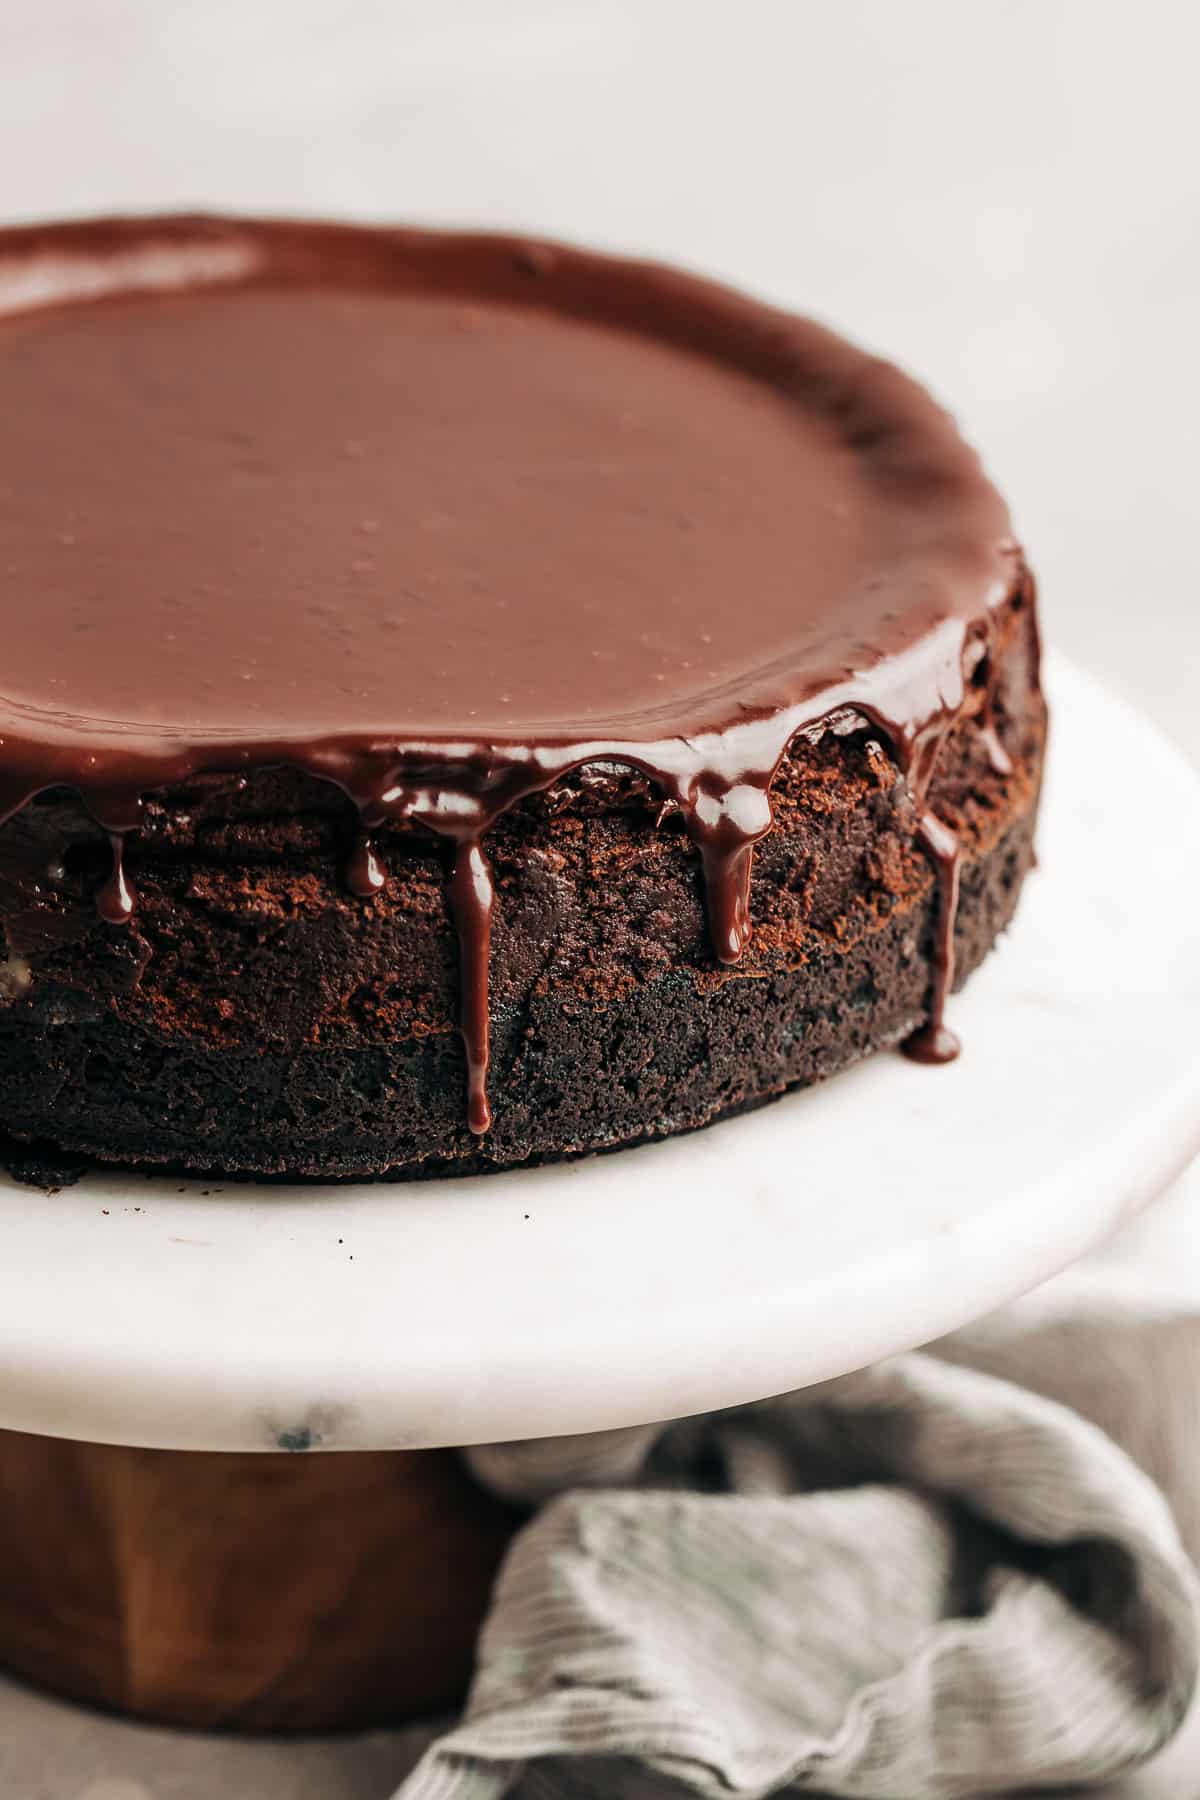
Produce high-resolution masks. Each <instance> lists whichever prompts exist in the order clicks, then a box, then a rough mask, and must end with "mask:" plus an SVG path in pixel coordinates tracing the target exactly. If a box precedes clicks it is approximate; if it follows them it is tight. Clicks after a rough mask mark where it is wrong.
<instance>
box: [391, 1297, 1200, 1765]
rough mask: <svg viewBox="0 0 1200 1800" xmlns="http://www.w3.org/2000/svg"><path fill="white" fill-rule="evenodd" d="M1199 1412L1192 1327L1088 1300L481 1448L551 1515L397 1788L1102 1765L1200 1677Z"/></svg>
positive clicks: (539, 1520)
mask: <svg viewBox="0 0 1200 1800" xmlns="http://www.w3.org/2000/svg"><path fill="white" fill-rule="evenodd" d="M1055 1285H1056V1287H1058V1285H1059V1284H1055ZM1198 1422H1200V1313H1197V1312H1196V1311H1193V1310H1188V1309H1181V1308H1177V1307H1175V1308H1173V1307H1171V1306H1170V1305H1167V1304H1163V1305H1156V1304H1155V1303H1153V1302H1147V1301H1143V1300H1141V1299H1139V1300H1138V1301H1137V1302H1133V1301H1130V1302H1126V1301H1124V1300H1122V1298H1121V1297H1120V1295H1119V1294H1117V1295H1114V1294H1113V1293H1111V1292H1105V1291H1102V1292H1101V1293H1100V1294H1099V1295H1096V1294H1094V1293H1088V1292H1086V1291H1083V1292H1080V1293H1079V1294H1078V1295H1076V1297H1075V1299H1074V1301H1072V1300H1071V1299H1070V1298H1069V1297H1068V1298H1067V1299H1066V1300H1064V1299H1063V1298H1061V1297H1057V1298H1056V1304H1055V1307H1054V1309H1053V1311H1051V1312H1049V1313H1047V1312H1046V1311H1045V1310H1044V1309H1043V1308H1042V1307H1041V1306H1040V1303H1039V1302H1038V1301H1037V1300H1036V1299H1035V1300H1034V1301H1033V1302H1031V1303H1026V1304H1025V1305H1023V1306H1017V1307H1014V1308H1010V1309H1008V1310H1007V1311H1006V1312H1005V1313H1003V1314H1000V1315H996V1316H995V1317H993V1318H992V1319H990V1320H988V1321H985V1322H984V1324H983V1325H981V1326H978V1327H974V1328H972V1329H971V1330H969V1331H964V1332H961V1333H958V1334H956V1335H955V1336H953V1337H951V1338H947V1339H944V1340H943V1341H942V1342H940V1343H939V1344H937V1345H936V1346H934V1347H933V1348H932V1349H930V1350H926V1351H921V1352H913V1353H911V1354H909V1355H904V1356H898V1357H895V1358H893V1359H892V1360H890V1361H888V1362H885V1363H881V1364H879V1365H877V1366H876V1367H874V1368H871V1369H867V1370H864V1371H863V1372H861V1373H859V1374H857V1375H852V1376H849V1377H846V1378H845V1379H843V1380H839V1381H835V1382H830V1383H826V1384H825V1385H823V1386H822V1387H819V1388H812V1389H808V1390H806V1391H804V1392H801V1393H796V1394H790V1395H786V1396H784V1397H782V1398H780V1399H776V1400H772V1401H768V1402H765V1403H763V1404H761V1405H757V1406H751V1407H745V1408H739V1409H737V1410H734V1411H728V1412H723V1413H718V1414H714V1415H711V1416H710V1417H707V1418H702V1419H694V1420H686V1421H683V1422H681V1423H677V1424H672V1425H665V1426H647V1427H640V1428H637V1429H634V1430H630V1431H617V1432H603V1433H598V1434H596V1435H593V1436H590V1437H579V1438H560V1439H548V1440H544V1441H538V1442H532V1443H520V1444H507V1445H492V1446H488V1447H486V1448H482V1449H477V1450H474V1451H470V1452H467V1453H466V1454H467V1455H468V1458H469V1460H470V1462H471V1465H472V1467H473V1468H474V1470H475V1472H476V1474H477V1475H478V1476H479V1478H480V1479H481V1480H482V1481H483V1482H484V1483H485V1484H486V1485H488V1486H490V1487H492V1488H493V1489H495V1490H496V1491H498V1492H500V1493H503V1494H505V1495H509V1496H515V1497H520V1498H523V1499H527V1500H530V1501H533V1502H540V1503H542V1504H541V1508H540V1511H539V1512H538V1513H537V1514H536V1516H535V1517H534V1518H533V1520H532V1522H531V1523H530V1524H529V1525H528V1526H527V1527H526V1528H525V1529H524V1530H523V1531H522V1532H521V1533H520V1534H519V1536H518V1537H517V1539H516V1540H515V1542H514V1544H513V1546H512V1548H511V1550H510V1553H509V1555H508V1558H507V1561H506V1563H505V1566H504V1568H503V1570H502V1572H501V1575H500V1579H499V1582H498V1584H497V1588H496V1592H495V1594H494V1597H493V1603H492V1610H491V1615H490V1617H489V1619H488V1621H487V1624H486V1626H485V1628H484V1631H483V1634H482V1637H481V1640H480V1645H479V1653H478V1671H477V1675H476V1679H475V1682H474V1685H473V1687H472V1690H471V1694H470V1698H469V1702H468V1705H467V1709H466V1713H465V1716H464V1718H463V1720H462V1723H461V1724H460V1725H459V1726H458V1727H457V1728H456V1729H454V1730H453V1731H451V1732H450V1733H449V1734H448V1735H447V1736H445V1737H443V1738H442V1739H441V1740H440V1741H438V1742H437V1743H435V1744H434V1745H433V1746H432V1747H431V1748H430V1749H429V1751H428V1752H427V1753H426V1755H425V1757H424V1758H423V1760H422V1761H421V1763H420V1764H419V1766H418V1767H417V1769H416V1770H415V1771H414V1772H413V1774H412V1775H411V1776H410V1777H409V1779H408V1780H407V1781H406V1782H405V1784H404V1786H403V1787H402V1789H401V1790H400V1795H401V1797H402V1800H493V1797H494V1796H500V1795H506V1794H513V1795H518V1796H520V1800H560V1797H561V1800H568V1797H569V1800H587V1797H590V1796H597V1797H599V1796H604V1797H605V1800H634V1797H635V1796H636V1800H657V1797H658V1796H660V1795H662V1796H666V1795H670V1794H675V1795H678V1794H679V1793H681V1792H691V1793H696V1794H701V1795H706V1796H714V1797H715V1796H747V1797H749V1796H757V1795H766V1794H771V1793H775V1792H777V1791H787V1792H795V1793H821V1794H828V1795H852V1796H861V1797H863V1800H949V1797H951V1796H957V1795H972V1794H985V1793H995V1792H1000V1791H1009V1790H1012V1789H1014V1788H1032V1787H1049V1786H1054V1787H1061V1786H1063V1785H1066V1784H1074V1783H1087V1782H1093V1781H1100V1780H1103V1779H1105V1778H1106V1777H1109V1776H1111V1775H1112V1774H1114V1773H1115V1772H1117V1771H1118V1770H1120V1769H1122V1768H1124V1767H1126V1766H1128V1765H1130V1764H1132V1763H1135V1762H1137V1761H1139V1760H1141V1759H1142V1758H1145V1757H1147V1756H1149V1755H1150V1754H1151V1753H1152V1752H1153V1751H1154V1750H1155V1749H1157V1748H1158V1747H1159V1746H1160V1745H1161V1744H1162V1743H1163V1742H1164V1741H1165V1740H1166V1739H1167V1738H1168V1737H1169V1736H1170V1734H1171V1733H1172V1732H1173V1731H1174V1730H1175V1728H1176V1727H1177V1725H1178V1724H1179V1722H1180V1721H1181V1719H1182V1717H1183V1714H1184V1712H1185V1710H1186V1707H1187V1704H1188V1701H1189V1698H1190V1696H1191V1693H1192V1689H1193V1686H1194V1684H1195V1680H1196V1672H1197V1656H1198V1648H1197V1646H1198V1638H1200V1613H1198V1608H1197V1590H1196V1585H1195V1580H1194V1576H1193V1572H1192V1568H1191V1565H1190V1563H1189V1561H1188V1557H1187V1554H1186V1552H1185V1550H1184V1548H1183V1545H1182V1544H1181V1541H1180V1537H1179V1533H1178V1531H1177V1529H1176V1525H1175V1523H1174V1521H1173V1519H1172V1513H1171V1506H1170V1505H1169V1504H1168V1500H1170V1502H1171V1503H1172V1504H1173V1505H1174V1507H1175V1512H1176V1516H1177V1517H1178V1518H1179V1519H1180V1521H1181V1523H1182V1524H1183V1526H1184V1529H1185V1530H1189V1529H1190V1530H1192V1531H1195V1530H1197V1529H1198V1528H1200V1513H1198V1512H1197V1495H1196V1493H1195V1492H1194V1489H1195V1488H1196V1485H1197V1484H1196V1481H1195V1476H1196V1473H1197V1468H1198V1462H1197V1456H1198V1450H1197V1438H1196V1426H1197V1423H1198ZM1139 1464H1140V1465H1141V1466H1139ZM1191 1548H1192V1549H1193V1551H1195V1550H1196V1548H1197V1544H1196V1542H1195V1541H1194V1540H1193V1542H1192V1545H1191Z"/></svg>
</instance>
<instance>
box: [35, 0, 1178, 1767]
mask: <svg viewBox="0 0 1200 1800" xmlns="http://www.w3.org/2000/svg"><path fill="white" fill-rule="evenodd" d="M1198 51H1200V25H1198V23H1197V15H1196V14H1195V13H1194V11H1193V10H1191V9H1186V8H1184V7H1182V6H1178V5H1176V4H1175V3H1174V0H1151V3H1149V4H1143V5H1141V6H1140V7H1138V8H1137V9H1136V12H1131V11H1130V10H1129V9H1127V8H1125V7H1117V6H1115V5H1112V4H1109V3H1108V0H1062V3H1060V0H1006V4H1005V5H1003V6H999V5H991V6H987V7H985V6H982V5H969V6H964V5H962V4H961V0H905V4H904V5H895V4H890V3H889V0H865V3H864V0H838V3H837V4H833V3H830V0H821V3H820V4H818V3H817V0H743V3H742V5H741V6H739V7H736V8H734V7H730V6H718V5H716V4H709V3H708V0H606V3H605V4H600V3H599V0H509V4H507V5H504V6H497V5H495V4H494V0H454V3H453V4H449V5H446V6H443V7H440V8H439V7H436V6H430V5H429V4H427V3H422V4H413V3H412V0H404V3H401V4H396V3H394V0H355V3H353V4H349V5H346V4H334V0H286V3H285V0H257V3H256V4H254V5H252V6H247V5H245V4H244V0H208V4H206V5H205V6H203V7H201V6H187V5H185V4H183V3H182V0H55V4H53V5H51V6H47V7H41V8H32V7H17V6H15V5H9V6H5V7H0V219H5V218H7V219H16V218H28V217H35V216H38V215H42V214H50V213H67V212H86V211H97V210H106V211H111V210H117V209H121V208H125V209H132V210H137V209H142V208H147V207H156V206H212V207H227V208H243V209H252V208H259V209H263V210H273V211H289V210H290V211H310V212H318V211H324V212H338V213H346V214H354V215H360V216H374V217H403V216H407V217H411V218H427V219H430V220H449V221H456V222H464V223H467V222H478V221H482V222H486V223H505V224H513V225H518V226H521V227H525V228H528V229H530V230H533V231H542V232H547V233H557V234H560V235H563V236H568V237H576V238H581V239H590V240H593V241H596V242H600V243H607V244H610V245H613V246H614V247H628V248H630V249H634V250H640V251H645V252H647V253H651V254H656V255H663V256H668V257H674V258H676V259H678V260H682V261H685V262H688V263H691V264H693V265H696V266H698V267H701V268H704V269H706V270H709V271H711V272H714V273H717V274H720V275H724V276H726V277H728V278H731V279H734V280H737V281H740V282H742V283H743V284H745V285H749V286H752V287H755V288H757V289H759V290H760V291H762V292H763V293H765V294H767V295H768V296H770V297H773V298H777V299H780V300H783V301H786V302H790V303H793V304H796V305H800V306H804V307H807V308H808V309H810V310H813V311H815V312H818V313H820V314H822V315H824V316H825V317H827V318H829V319H831V320H833V321H835V322H837V323H838V324H840V325H841V326H842V327H844V328H845V329H846V330H848V331H850V332H852V333H853V334H855V335H857V336H859V337H861V338H863V339H865V340H866V341H868V342H870V343H871V344H873V345H874V346H876V347H877V348H879V349H880V350H882V351H884V352H886V353H888V354H890V355H893V356H895V357H897V358H898V359H900V360H902V361H904V362H906V363H907V364H908V365H909V366H910V367H911V368H913V369H914V370H915V371H916V372H917V373H919V374H921V375H922V376H923V377H925V378H926V379H927V380H929V381H930V382H931V383H932V384H933V385H934V386H935V388H936V389H937V390H938V392H939V393H940V394H942V395H943V396H944V397H946V398H947V399H948V400H950V401H951V402H952V403H953V405H954V407H955V409H956V410H957V412H958V413H959V416H960V417H961V419H962V421H963V423H964V425H965V426H966V427H967V429H968V431H969V432H970V434H971V435H972V436H973V437H974V439H975V440H976V441H977V442H978V443H980V444H982V445H983V446H984V448H985V450H986V454H987V460H988V462H989V465H990V466H991V468H992V469H993V471H994V473H995V474H996V476H997V478H998V479H999V480H1000V482H1001V483H1002V485H1003V486H1004V488H1005V490H1006V492H1007V493H1008V494H1009V497H1010V499H1011V501H1012V503H1013V508H1014V512H1015V515H1016V519H1017V524H1018V528H1019V530H1020V531H1021V533H1022V535H1023V536H1024V537H1025V539H1026V540H1027V542H1028V543H1029V545H1030V546H1031V549H1032V552H1033V555H1034V560H1035V562H1036V566H1037V568H1038V571H1039V574H1040V577H1041V582H1042V590H1043V595H1044V602H1045V613H1046V624H1047V630H1048V633H1049V635H1050V636H1052V637H1053V639H1054V641H1055V642H1056V643H1057V644H1058V645H1060V646H1061V647H1062V648H1063V649H1065V650H1066V651H1067V652H1068V653H1069V654H1070V655H1072V656H1074V657H1076V658H1077V659H1078V660H1080V661H1081V662H1083V663H1084V664H1085V665H1087V666H1089V667H1091V668H1092V669H1093V670H1094V671H1096V672H1097V673H1099V674H1100V675H1101V676H1102V677H1104V678H1105V679H1107V680H1108V681H1109V682H1110V684H1111V685H1113V686H1114V687H1116V688H1119V689H1120V690H1122V691H1123V692H1125V693H1126V694H1127V695H1129V696H1130V697H1131V698H1132V699H1134V700H1136V701H1137V702H1138V703H1139V704H1140V705H1141V706H1142V707H1143V708H1144V709H1145V710H1146V711H1147V712H1149V713H1150V714H1151V715H1152V716H1154V717H1155V718H1157V719H1158V720H1159V721H1160V723H1161V724H1163V725H1164V727H1165V728H1166V729H1167V730H1168V731H1169V732H1170V733H1171V734H1172V735H1173V736H1174V737H1175V738H1176V739H1177V741H1179V742H1181V743H1182V744H1183V745H1184V746H1185V747H1186V748H1187V749H1188V750H1189V752H1190V753H1191V755H1192V756H1193V757H1195V758H1197V759H1200V709H1198V708H1197V707H1196V705H1195V702H1194V699H1193V691H1192V684H1193V682H1194V680H1195V678H1196V675H1197V672H1198V671H1200V599H1198V588H1200V553H1198V551H1197V522H1196V511H1197V504H1196V491H1195V490H1196V483H1197V474H1198V473H1200V431H1198V428H1197V418H1198V416H1200V391H1198V390H1200V377H1198V374H1197V357H1196V353H1195V348H1194V343H1195V324H1194V321H1195V318H1196V317H1197V315H1200V202H1198V193H1200V182H1198V177H1197V167H1198V162H1200V151H1198V131H1197V125H1196V115H1195V104H1194V92H1193V89H1194V72H1195V66H1196V57H1197V52H1198ZM1131 602H1132V605H1131V604H1130V603H1131ZM1103 755H1104V746H1103V745H1102V744H1100V745H1097V780H1098V781H1103ZM1119 829H1120V826H1119V823H1117V822H1114V831H1119ZM1110 868H1111V865H1110ZM1197 1200H1200V1181H1198V1180H1197V1177H1196V1174H1195V1172H1194V1171H1193V1174H1192V1175H1191V1176H1190V1177H1189V1178H1188V1180H1187V1182H1186V1183H1185V1184H1183V1186H1181V1188H1180V1189H1179V1190H1178V1192H1177V1195H1176V1197H1174V1198H1173V1199H1172V1200H1171V1202H1170V1203H1169V1204H1167V1205H1164V1206H1163V1207H1160V1208H1159V1209H1158V1211H1157V1212H1156V1213H1155V1214H1154V1215H1152V1216H1151V1217H1150V1218H1149V1219H1148V1220H1147V1221H1146V1222H1145V1223H1144V1224H1142V1225H1140V1226H1138V1227H1135V1228H1134V1231H1133V1233H1132V1234H1131V1235H1127V1237H1126V1239H1125V1240H1123V1241H1122V1243H1121V1245H1120V1246H1118V1247H1116V1248H1115V1249H1114V1251H1113V1253H1112V1254H1113V1255H1114V1256H1116V1257H1119V1258H1123V1259H1125V1261H1126V1262H1127V1264H1128V1266H1129V1268H1130V1269H1131V1270H1134V1271H1136V1270H1139V1269H1145V1270H1146V1271H1147V1276H1148V1278H1150V1277H1151V1275H1152V1274H1153V1272H1154V1271H1155V1270H1156V1269H1157V1270H1159V1271H1160V1272H1161V1273H1163V1274H1164V1275H1167V1276H1169V1277H1170V1278H1171V1279H1174V1280H1178V1279H1179V1278H1180V1276H1181V1274H1183V1273H1185V1272H1187V1271H1192V1272H1193V1278H1194V1279H1196V1280H1198V1281H1200V1228H1198V1227H1197V1223H1196V1220H1197V1207H1196V1204H1195V1202H1196V1201H1197ZM407 1761H408V1752H407V1748H406V1742H405V1740H404V1739H402V1738H396V1737H390V1736H386V1735H384V1736H380V1735H372V1736H371V1737H369V1738H366V1739H344V1740H336V1741H330V1742H324V1743H314V1744H297V1743H293V1744H290V1745H270V1744H249V1745H248V1744H238V1743H226V1742H222V1741H218V1740H209V1739H203V1738H195V1737H186V1736H181V1735H175V1734H171V1733H165V1732H158V1731H147V1730H143V1729H140V1728H137V1727H132V1726H128V1725H123V1724H120V1723H116V1722H112V1721H99V1720H95V1719H93V1718H91V1717H90V1716H89V1715H87V1714H84V1713H82V1712H79V1711H77V1710H75V1709H73V1708H70V1707H64V1706H59V1705H58V1704H56V1703H54V1702H51V1701H48V1700H45V1699H43V1698H40V1697H38V1696H33V1695H28V1694H26V1693H23V1692H21V1691H19V1690H17V1689H14V1688H8V1689H4V1688H0V1795H2V1796H3V1800H83V1797H84V1796H86V1797H87V1800H216V1797H218V1796H221V1797H223V1796H230V1797H231V1800H317V1796H320V1800H384V1796H386V1795H387V1794H389V1793H390V1791H391V1789H392V1788H393V1787H394V1785H395V1783H396V1782H397V1781H398V1780H399V1778H400V1776H401V1775H402V1774H403V1772H404V1770H405V1767H406V1766H407ZM1197 1792H1200V1718H1197V1719H1196V1720H1195V1721H1194V1722H1193V1727H1192V1728H1191V1729H1190V1730H1189V1732H1188V1733H1187V1734H1186V1735H1185V1737H1184V1738H1183V1739H1181V1740H1180V1741H1179V1742H1178V1743H1177V1744H1176V1745H1175V1746H1173V1747H1172V1749H1171V1750H1169V1751H1168V1752H1167V1754H1166V1756H1165V1757H1164V1758H1162V1759H1160V1762H1159V1763H1158V1764H1157V1765H1156V1767H1155V1768H1154V1769H1153V1770H1152V1771H1149V1772H1147V1773H1146V1774H1144V1775H1143V1776H1141V1777H1138V1778H1135V1779H1131V1780H1130V1781H1129V1782H1128V1783H1125V1784H1122V1785H1121V1786H1120V1787H1119V1788H1116V1789H1113V1790H1112V1791H1111V1795H1110V1797H1109V1800H1117V1796H1118V1795H1119V1796H1121V1800H1133V1796H1137V1797H1138V1800H1152V1797H1153V1800H1168V1797H1169V1800H1190V1797H1191V1796H1192V1795H1194V1794H1196V1793H1197Z"/></svg>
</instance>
